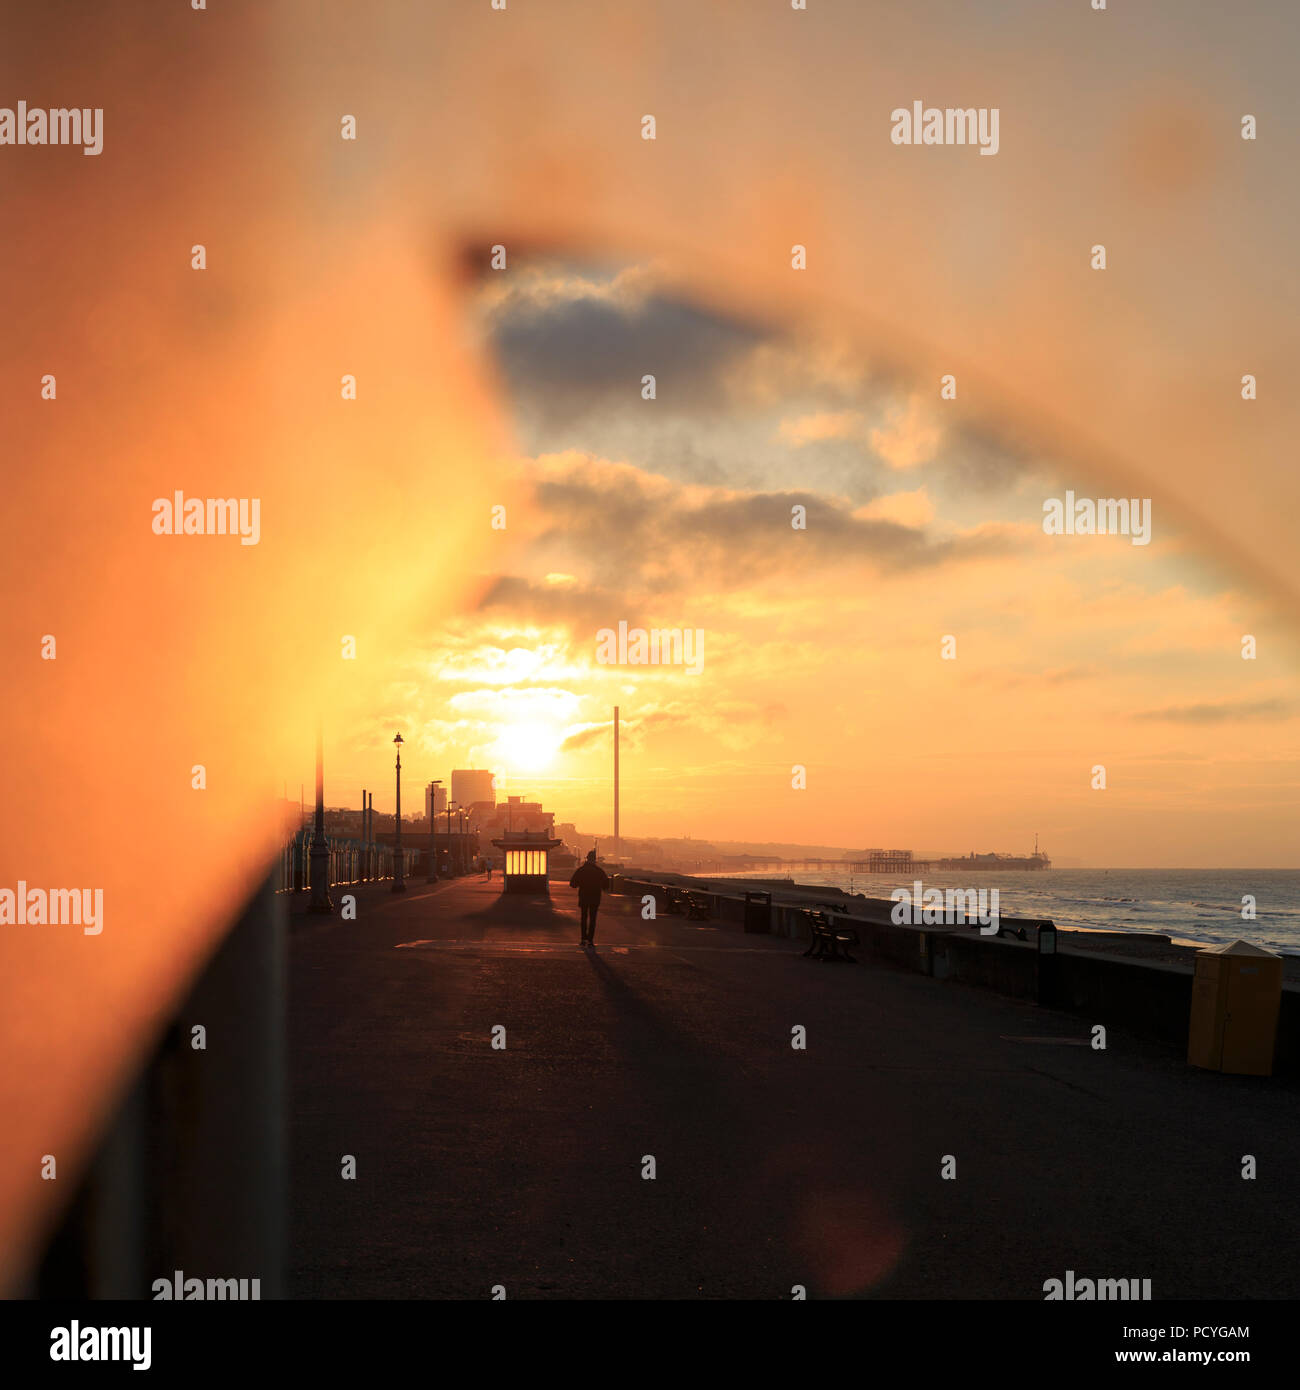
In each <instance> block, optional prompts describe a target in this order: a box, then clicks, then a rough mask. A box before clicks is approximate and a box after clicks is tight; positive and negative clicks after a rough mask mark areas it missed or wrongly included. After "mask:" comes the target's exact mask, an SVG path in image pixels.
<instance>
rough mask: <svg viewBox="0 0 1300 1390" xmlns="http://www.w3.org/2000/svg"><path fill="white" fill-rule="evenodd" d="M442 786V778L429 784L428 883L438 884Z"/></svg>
mask: <svg viewBox="0 0 1300 1390" xmlns="http://www.w3.org/2000/svg"><path fill="white" fill-rule="evenodd" d="M440 786H442V778H441V777H435V778H434V779H433V781H432V782H431V783H430V784H429V863H428V866H427V875H426V877H427V881H428V882H429V883H437V881H438V846H437V843H436V842H437V839H438V836H437V834H436V833H435V832H436V831H437V829H438V788H439V787H440Z"/></svg>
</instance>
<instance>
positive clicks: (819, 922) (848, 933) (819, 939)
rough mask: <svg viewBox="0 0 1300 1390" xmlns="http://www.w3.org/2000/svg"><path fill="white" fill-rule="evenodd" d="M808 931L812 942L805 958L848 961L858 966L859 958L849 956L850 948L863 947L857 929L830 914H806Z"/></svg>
mask: <svg viewBox="0 0 1300 1390" xmlns="http://www.w3.org/2000/svg"><path fill="white" fill-rule="evenodd" d="M804 916H805V917H806V918H807V919H808V930H809V932H810V933H811V935H812V940H811V941H810V942H809V943H808V949H807V950H806V951H805V952H804V955H805V956H811V957H812V958H813V960H835V961H846V962H848V963H849V964H851V965H852V964H856V963H857V957H855V956H851V955H849V952H848V949H847V948H848V947H850V946H861V945H862V941H861V939H860V938H859V936H858V929H857V927H851V926H849V924H848V923H847V922H837V921H836V920H835V919H834V918H833V917H832V916H831V915H830V913H828V912H806V913H805V914H804Z"/></svg>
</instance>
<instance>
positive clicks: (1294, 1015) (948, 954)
mask: <svg viewBox="0 0 1300 1390" xmlns="http://www.w3.org/2000/svg"><path fill="white" fill-rule="evenodd" d="M664 877H665V879H672V880H673V884H672V886H675V887H682V888H687V889H690V891H692V892H699V893H702V894H703V895H704V896H705V897H707V898H708V900H709V904H710V910H711V915H712V920H713V921H715V922H717V923H719V924H722V925H726V926H734V927H735V928H737V929H741V928H743V926H744V922H745V901H744V893H743V891H741V892H737V891H731V892H728V891H726V890H725V889H715V888H714V887H712V886H710V887H708V888H697V887H693V886H692V885H691V882H690V881H689V880H686V879H682V878H679V877H677V876H674V875H665V876H664ZM665 887H666V884H665V882H664V881H662V880H660V879H650V878H644V877H637V878H630V877H615V879H614V888H613V891H614V892H615V893H624V894H628V895H631V896H637V897H640V896H644V895H646V894H649V895H651V896H653V897H654V899H655V904H656V912H663V911H664V909H665V905H666V902H667V898H666V894H665ZM817 902H818V894H817V890H815V889H813V890H810V891H809V892H808V893H807V894H806V896H804V897H803V898H802V903H803V906H800V905H799V904H797V903H795V902H791V901H786V902H774V903H773V904H772V908H771V912H770V928H769V930H770V934H772V935H774V936H780V937H786V938H788V939H790V940H793V941H800V940H807V935H808V933H807V926H806V921H805V918H804V915H803V912H804V907H807V906H815V905H817ZM830 902H831V895H828V896H827V905H828V906H829V905H830ZM848 905H849V906H850V908H851V910H850V911H849V912H842V913H837V914H836V915H837V916H838V917H840V918H841V919H842V920H843V921H845V922H847V923H849V924H850V925H852V926H853V927H855V928H856V929H857V932H858V935H859V937H860V938H861V941H862V946H861V949H860V950H858V951H856V952H855V954H856V956H857V958H858V959H859V960H872V961H877V962H880V963H885V964H890V965H894V966H897V967H899V968H900V969H904V970H912V971H915V972H917V973H918V974H922V975H930V976H932V977H933V978H935V979H938V980H956V981H960V982H961V983H962V984H968V985H975V986H978V987H981V988H984V989H992V990H995V991H997V992H998V993H999V994H1005V995H1009V996H1010V997H1012V998H1015V999H1030V1000H1034V999H1037V998H1038V997H1039V987H1040V978H1039V968H1040V967H1039V955H1038V947H1037V939H1036V938H1037V926H1038V920H1037V919H1035V920H1029V919H1019V918H1012V917H1006V916H1004V917H1002V918H1001V922H1002V925H1003V927H1004V928H1007V929H1010V930H1012V931H1015V930H1017V929H1018V928H1023V929H1024V931H1025V935H1026V937H1027V938H1028V939H1027V940H1025V941H1020V940H1016V939H1014V938H1009V937H1005V936H984V935H982V934H981V933H980V932H978V931H977V930H974V929H972V928H969V927H909V926H897V925H895V924H894V923H893V922H891V921H890V920H889V904H888V903H885V904H883V905H882V904H881V903H879V902H868V903H862V902H860V901H854V902H851V903H849V904H848ZM1058 940H1059V941H1060V943H1061V944H1062V945H1063V946H1064V947H1065V949H1064V950H1061V951H1058V953H1057V955H1056V956H1055V964H1054V965H1053V964H1050V963H1049V965H1048V967H1047V968H1048V969H1049V970H1052V971H1054V974H1053V976H1052V977H1051V978H1050V980H1047V979H1045V980H1044V981H1043V982H1042V983H1043V984H1044V985H1045V987H1047V988H1048V993H1047V994H1046V995H1045V1000H1044V1002H1050V1004H1051V1006H1052V1007H1053V1008H1058V1009H1062V1010H1065V1011H1067V1012H1069V1013H1074V1014H1078V1015H1080V1016H1081V1017H1082V1018H1084V1019H1085V1020H1087V1021H1088V1022H1089V1023H1102V1024H1105V1025H1107V1026H1108V1027H1110V1026H1114V1027H1119V1028H1126V1029H1129V1030H1130V1031H1132V1032H1134V1033H1137V1034H1140V1035H1141V1036H1144V1037H1149V1038H1154V1039H1158V1040H1159V1041H1162V1042H1166V1043H1169V1044H1170V1045H1172V1046H1176V1047H1179V1048H1183V1047H1185V1046H1186V1044H1187V1028H1188V1021H1189V1016H1190V1011H1191V1001H1192V974H1193V970H1192V967H1191V966H1190V965H1170V964H1162V963H1157V962H1154V961H1143V960H1136V959H1133V958H1132V957H1127V956H1121V955H1113V954H1110V953H1107V952H1104V951H1092V950H1089V951H1070V950H1069V946H1068V934H1067V933H1065V932H1062V933H1060V934H1059V936H1058ZM1274 1072H1275V1074H1280V1075H1300V988H1298V987H1297V986H1296V985H1294V984H1288V985H1284V986H1283V988H1282V1008H1281V1013H1280V1016H1279V1019H1278V1036H1277V1051H1276V1055H1275V1060H1274Z"/></svg>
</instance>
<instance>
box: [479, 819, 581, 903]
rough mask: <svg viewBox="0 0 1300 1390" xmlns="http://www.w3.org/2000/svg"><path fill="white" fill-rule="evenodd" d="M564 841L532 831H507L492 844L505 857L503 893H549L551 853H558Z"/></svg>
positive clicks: (544, 833)
mask: <svg viewBox="0 0 1300 1390" xmlns="http://www.w3.org/2000/svg"><path fill="white" fill-rule="evenodd" d="M563 843H564V841H563V840H555V839H552V838H551V836H549V835H548V834H547V833H546V831H545V830H538V831H537V832H536V833H534V832H533V831H531V830H507V831H506V833H505V834H504V835H502V837H501V838H500V839H499V840H493V841H492V844H493V845H494V846H495V848H497V849H499V850H502V851H503V852H504V854H505V861H506V866H505V876H504V877H505V886H504V888H503V889H502V891H503V892H506V893H549V892H550V891H551V880H550V875H549V874H548V873H547V869H548V867H549V859H550V853H551V851H552V850H553V849H558V848H559V847H560V845H562V844H563Z"/></svg>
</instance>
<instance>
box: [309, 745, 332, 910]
mask: <svg viewBox="0 0 1300 1390" xmlns="http://www.w3.org/2000/svg"><path fill="white" fill-rule="evenodd" d="M324 747H325V734H324V731H323V730H322V728H321V726H320V725H319V724H318V725H317V726H316V826H315V829H314V830H313V831H312V837H311V855H310V860H311V902H310V904H309V905H308V911H309V912H329V911H331V909H332V908H333V903H331V902H330V847H329V842H328V841H327V840H326V838H325V753H324Z"/></svg>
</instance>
